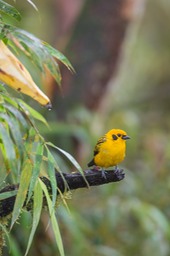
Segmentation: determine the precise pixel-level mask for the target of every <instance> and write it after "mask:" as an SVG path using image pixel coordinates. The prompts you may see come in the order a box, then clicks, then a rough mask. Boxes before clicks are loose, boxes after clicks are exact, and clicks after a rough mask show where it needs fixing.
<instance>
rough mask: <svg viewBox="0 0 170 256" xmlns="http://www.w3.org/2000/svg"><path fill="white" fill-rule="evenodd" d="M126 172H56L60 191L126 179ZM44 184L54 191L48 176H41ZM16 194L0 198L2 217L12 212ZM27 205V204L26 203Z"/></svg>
mask: <svg viewBox="0 0 170 256" xmlns="http://www.w3.org/2000/svg"><path fill="white" fill-rule="evenodd" d="M124 176H125V174H124V173H123V170H116V171H115V170H109V171H105V172H104V175H103V173H102V172H101V171H96V170H86V171H84V177H83V176H82V174H80V173H77V172H76V173H69V174H68V173H62V174H60V173H58V172H56V181H57V188H58V190H60V193H64V192H65V191H68V190H75V189H78V188H85V187H91V186H99V185H103V184H106V183H111V182H117V181H121V180H122V179H124ZM41 179H42V181H43V182H44V184H45V185H46V186H47V189H48V191H49V193H50V194H51V193H52V189H51V183H50V180H48V179H47V178H46V177H41ZM18 187H19V185H18V184H17V185H8V186H6V187H4V188H3V189H2V190H0V193H4V192H7V191H14V190H18ZM15 199H16V196H11V197H9V198H6V199H3V200H0V218H2V217H6V216H8V215H9V214H11V213H12V211H13V208H14V204H15ZM24 206H26V205H24ZM31 208H32V204H29V208H28V210H31Z"/></svg>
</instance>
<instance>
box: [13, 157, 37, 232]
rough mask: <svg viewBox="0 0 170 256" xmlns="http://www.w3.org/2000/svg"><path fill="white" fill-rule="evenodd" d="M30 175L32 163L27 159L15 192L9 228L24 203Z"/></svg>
mask: <svg viewBox="0 0 170 256" xmlns="http://www.w3.org/2000/svg"><path fill="white" fill-rule="evenodd" d="M31 175H32V163H31V161H30V160H29V159H28V160H27V161H26V162H25V165H24V167H23V170H22V172H21V177H20V185H19V189H18V193H17V197H16V201H15V205H14V210H13V213H12V221H11V228H12V226H13V225H14V223H15V221H16V220H17V218H18V217H19V215H20V213H21V210H22V207H23V205H24V202H25V199H26V196H27V191H28V186H29V184H30V180H31Z"/></svg>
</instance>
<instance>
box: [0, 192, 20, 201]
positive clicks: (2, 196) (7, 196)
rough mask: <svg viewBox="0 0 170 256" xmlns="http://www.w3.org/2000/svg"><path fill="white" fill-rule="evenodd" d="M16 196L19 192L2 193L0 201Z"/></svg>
mask: <svg viewBox="0 0 170 256" xmlns="http://www.w3.org/2000/svg"><path fill="white" fill-rule="evenodd" d="M16 194H17V190H14V191H8V192H4V193H0V200H4V199H6V198H9V197H11V196H15V195H16Z"/></svg>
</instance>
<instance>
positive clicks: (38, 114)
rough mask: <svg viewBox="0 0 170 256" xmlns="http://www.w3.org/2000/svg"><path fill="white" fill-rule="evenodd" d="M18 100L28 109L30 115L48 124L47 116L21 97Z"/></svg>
mask: <svg viewBox="0 0 170 256" xmlns="http://www.w3.org/2000/svg"><path fill="white" fill-rule="evenodd" d="M18 102H19V105H20V106H21V107H22V108H23V109H25V110H27V111H28V112H29V113H30V115H31V116H32V117H33V118H34V119H36V120H38V121H40V122H42V123H44V124H45V125H46V126H48V123H47V121H46V120H45V118H44V117H43V116H42V115H41V114H40V113H39V112H37V111H36V110H35V109H33V108H31V107H30V106H29V105H27V104H26V103H25V102H24V101H23V100H21V99H18Z"/></svg>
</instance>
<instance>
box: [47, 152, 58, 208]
mask: <svg viewBox="0 0 170 256" xmlns="http://www.w3.org/2000/svg"><path fill="white" fill-rule="evenodd" d="M46 150H47V158H48V166H47V173H48V176H49V178H50V182H51V187H52V201H53V207H54V206H55V204H56V200H57V181H56V176H55V173H56V172H55V166H54V158H53V156H52V154H51V153H50V151H49V150H48V148H46Z"/></svg>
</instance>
